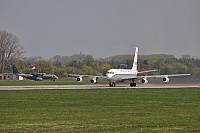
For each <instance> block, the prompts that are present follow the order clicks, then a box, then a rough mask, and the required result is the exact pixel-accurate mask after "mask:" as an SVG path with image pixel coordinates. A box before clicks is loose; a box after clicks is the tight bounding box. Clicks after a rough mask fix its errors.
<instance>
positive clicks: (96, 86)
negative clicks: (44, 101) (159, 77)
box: [0, 84, 200, 90]
mask: <svg viewBox="0 0 200 133" xmlns="http://www.w3.org/2000/svg"><path fill="white" fill-rule="evenodd" d="M187 87H191V88H200V84H137V87H130V86H129V84H117V85H116V87H109V86H108V85H107V84H90V85H40V86H0V90H41V89H43V90H53V89H54V90H59V89H115V88H132V89H137V88H147V89H148V88H187Z"/></svg>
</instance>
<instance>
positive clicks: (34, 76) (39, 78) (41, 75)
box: [12, 64, 58, 81]
mask: <svg viewBox="0 0 200 133" xmlns="http://www.w3.org/2000/svg"><path fill="white" fill-rule="evenodd" d="M12 69H13V74H15V75H19V76H22V77H24V78H27V79H30V80H35V81H43V80H53V81H55V80H56V79H58V77H57V76H56V75H54V74H46V73H32V74H24V73H21V72H19V71H18V70H17V67H16V66H15V65H14V64H13V66H12Z"/></svg>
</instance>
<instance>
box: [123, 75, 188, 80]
mask: <svg viewBox="0 0 200 133" xmlns="http://www.w3.org/2000/svg"><path fill="white" fill-rule="evenodd" d="M189 75H190V74H169V75H149V76H136V75H126V76H123V77H121V79H122V80H130V79H137V78H138V79H140V78H164V77H179V76H189Z"/></svg>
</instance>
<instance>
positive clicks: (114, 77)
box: [68, 47, 190, 87]
mask: <svg viewBox="0 0 200 133" xmlns="http://www.w3.org/2000/svg"><path fill="white" fill-rule="evenodd" d="M137 59H138V47H136V48H135V57H134V61H133V66H132V69H110V70H108V71H107V72H106V76H95V75H77V74H68V76H69V77H76V79H77V81H78V82H81V81H83V79H84V78H89V79H90V82H91V83H94V84H96V83H97V80H98V79H107V80H108V81H109V82H110V83H109V86H110V87H114V86H115V85H116V82H123V81H125V80H129V81H130V86H134V87H135V86H136V83H135V82H134V81H135V79H142V80H141V81H142V83H143V84H146V83H148V78H161V79H162V81H163V82H169V77H175V76H188V75H190V74H170V75H151V76H137V74H141V73H147V72H153V71H158V70H147V71H141V72H138V71H137Z"/></svg>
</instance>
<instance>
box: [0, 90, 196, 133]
mask: <svg viewBox="0 0 200 133" xmlns="http://www.w3.org/2000/svg"><path fill="white" fill-rule="evenodd" d="M0 132H158V133H160V132H167V133H168V132H181V133H182V132H185V133H188V132H200V88H183V89H95V90H23V91H0Z"/></svg>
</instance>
